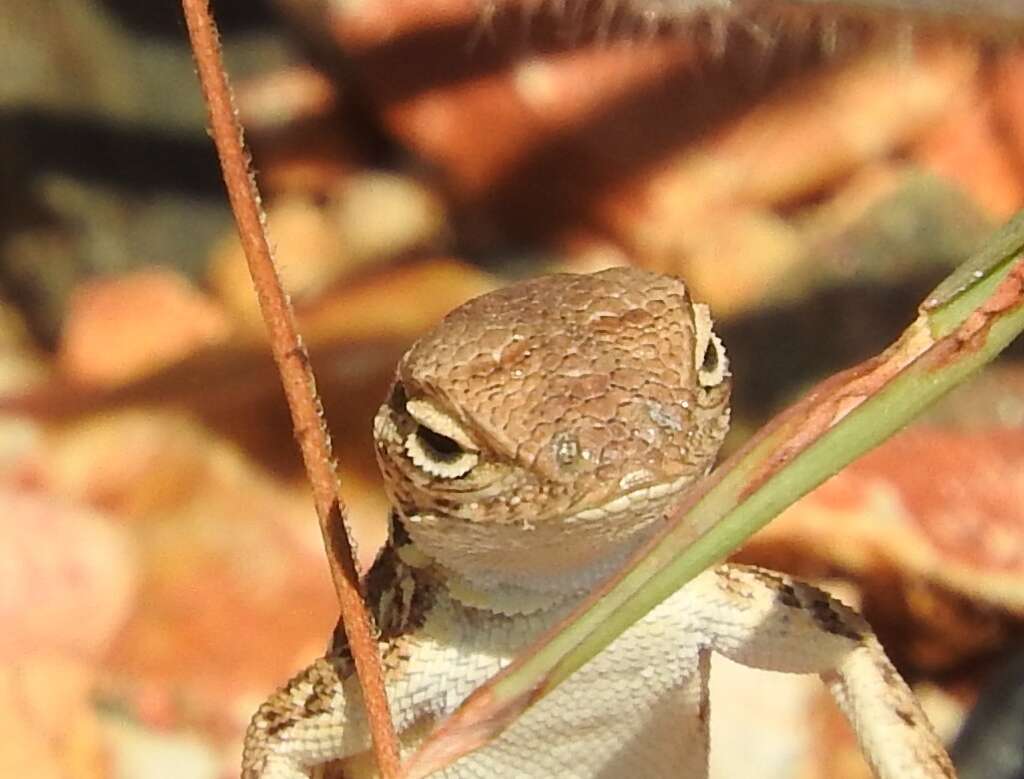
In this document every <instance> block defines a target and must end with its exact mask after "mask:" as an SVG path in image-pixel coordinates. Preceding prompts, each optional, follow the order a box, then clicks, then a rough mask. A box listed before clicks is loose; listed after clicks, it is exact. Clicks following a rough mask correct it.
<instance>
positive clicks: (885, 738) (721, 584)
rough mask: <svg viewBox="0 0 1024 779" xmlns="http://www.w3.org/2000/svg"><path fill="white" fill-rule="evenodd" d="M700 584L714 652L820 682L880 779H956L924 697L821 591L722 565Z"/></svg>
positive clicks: (860, 622)
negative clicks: (811, 676)
mask: <svg viewBox="0 0 1024 779" xmlns="http://www.w3.org/2000/svg"><path fill="white" fill-rule="evenodd" d="M711 573H712V574H713V575H706V576H704V577H702V578H701V579H698V580H697V581H695V582H694V584H697V585H698V586H699V587H702V588H705V590H706V591H705V592H704V593H702V597H701V598H700V599H699V602H700V603H702V604H703V605H704V609H703V617H704V619H703V623H704V625H703V632H704V635H705V636H707V640H708V642H709V645H710V647H711V648H712V649H713V650H714V651H716V652H719V653H720V654H723V655H725V656H726V657H728V658H730V659H732V660H735V661H736V662H739V663H742V664H744V665H747V666H751V667H754V668H761V669H765V670H772V671H786V672H792V673H817V674H819V675H820V676H821V677H822V679H823V680H824V682H825V683H826V685H827V686H828V688H829V690H830V691H831V692H832V694H833V695H834V696H835V698H836V700H837V702H838V703H839V706H840V707H841V708H842V710H843V712H844V713H845V714H846V716H847V718H848V719H849V720H850V723H851V724H852V726H853V728H854V730H855V731H856V734H857V740H858V742H859V743H860V746H861V749H862V751H863V752H864V755H865V757H866V758H867V760H868V763H869V764H870V765H871V767H872V769H873V770H874V772H875V774H876V776H878V777H880V779H950V778H951V777H955V776H956V773H955V772H954V769H953V765H952V763H951V762H950V760H949V757H948V755H947V754H946V750H945V749H944V748H943V746H942V744H941V743H940V742H939V740H938V737H937V736H936V735H935V732H934V731H933V730H932V727H931V725H930V724H929V722H928V720H927V718H926V717H925V715H924V712H923V711H921V707H920V706H919V704H918V702H917V700H916V698H915V697H914V694H913V693H912V692H911V691H910V689H909V688H908V687H907V685H906V683H905V682H904V681H903V679H902V678H901V677H900V675H899V673H898V672H897V671H896V669H895V668H893V665H892V663H891V662H890V661H889V659H888V658H887V657H886V655H885V652H884V651H883V650H882V647H881V645H880V644H879V643H878V639H877V638H876V637H875V635H874V633H873V632H872V631H871V628H870V626H869V625H868V624H867V622H865V621H864V619H863V618H862V617H861V616H860V615H858V614H857V613H856V612H854V611H853V610H851V609H849V608H847V607H846V606H844V605H843V604H842V603H840V602H839V601H837V600H835V599H834V598H832V597H830V596H829V595H827V594H825V593H824V592H822V591H821V590H819V589H817V588H816V587H812V586H810V585H808V584H805V583H802V582H799V581H796V580H794V579H791V578H789V577H787V576H783V575H781V574H778V573H775V572H774V571H767V570H764V569H760V568H753V567H747V566H738V565H722V566H720V567H719V568H717V569H715V571H713V572H711Z"/></svg>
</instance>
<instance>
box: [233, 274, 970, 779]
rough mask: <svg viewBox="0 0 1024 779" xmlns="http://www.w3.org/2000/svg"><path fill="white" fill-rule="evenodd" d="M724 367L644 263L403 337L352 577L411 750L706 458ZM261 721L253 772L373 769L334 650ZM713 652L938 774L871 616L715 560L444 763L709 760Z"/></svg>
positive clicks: (647, 526) (583, 772) (903, 763)
mask: <svg viewBox="0 0 1024 779" xmlns="http://www.w3.org/2000/svg"><path fill="white" fill-rule="evenodd" d="M728 398H729V374H728V364H727V362H726V359H725V354H724V351H723V350H722V347H721V344H720V342H719V341H718V339H717V338H716V337H715V336H714V334H713V333H712V331H711V321H710V317H709V316H708V314H707V309H706V308H705V307H703V306H700V305H697V304H693V303H692V302H691V301H690V299H689V296H688V295H687V293H686V290H685V287H684V285H683V284H682V282H680V281H678V280H675V279H671V278H667V277H664V276H658V275H656V274H653V273H648V272H645V271H641V270H637V269H627V268H619V269H614V270H609V271H605V272H602V273H598V274H594V275H589V276H571V275H559V276H548V277H545V278H541V279H538V280H535V281H530V282H526V283H524V284H519V285H515V286H512V287H509V288H506V289H503V290H500V291H498V292H494V293H491V294H489V295H485V296H483V297H481V298H477V299H476V300H473V301H470V302H469V303H467V304H465V305H464V306H462V307H460V308H458V309H456V310H455V311H453V312H452V313H451V314H449V316H448V317H447V318H446V319H445V320H444V321H443V322H442V323H441V324H440V325H439V326H438V327H437V328H436V329H435V330H434V331H432V332H431V333H429V334H427V335H426V336H424V337H423V338H422V339H421V340H420V341H419V342H418V343H416V344H415V345H414V346H413V347H412V349H410V350H409V352H408V353H407V354H406V355H405V357H404V358H403V359H402V361H401V363H400V364H399V366H398V371H397V375H396V378H395V384H394V386H393V388H392V391H391V393H390V397H389V398H388V400H387V402H386V403H385V404H384V405H383V406H382V407H381V409H380V411H379V412H378V414H377V418H376V420H375V426H374V431H375V439H376V443H377V455H378V460H379V462H380V466H381V470H382V472H383V474H384V480H385V486H386V489H387V492H388V495H389V497H390V499H391V501H392V505H393V506H394V523H393V537H392V539H391V542H390V543H389V545H388V547H387V548H386V549H385V551H384V552H383V554H382V555H381V558H380V559H379V560H378V561H377V563H376V564H375V565H374V568H373V570H372V572H371V574H370V576H369V579H368V582H367V591H368V600H369V602H370V606H371V609H372V610H373V613H374V616H375V618H376V620H377V625H378V627H379V629H380V632H381V651H382V655H383V658H384V667H385V682H386V684H387V688H388V697H389V700H390V704H391V709H392V715H393V717H394V720H395V725H396V727H397V729H398V730H399V732H400V734H401V736H402V742H403V749H404V750H406V752H408V750H410V749H412V748H413V747H414V746H415V745H416V743H417V742H418V740H419V739H420V738H422V736H423V735H425V734H426V732H428V731H429V729H430V727H431V726H432V725H433V724H434V723H435V722H437V721H438V720H440V719H441V718H443V717H444V716H446V715H447V714H449V713H450V712H451V711H453V710H454V709H455V708H456V707H457V706H458V704H459V703H460V702H461V701H462V700H463V699H464V698H465V697H466V696H467V695H468V694H469V693H470V692H472V690H473V689H474V688H476V687H477V686H478V685H479V684H481V683H482V682H484V681H486V680H487V679H488V678H489V677H490V676H492V675H493V674H494V673H496V672H497V671H498V670H500V669H501V668H503V667H504V666H505V665H507V664H508V663H509V662H510V661H511V659H512V658H513V657H514V656H515V654H516V653H517V652H518V651H519V649H520V648H522V647H523V646H524V645H526V644H528V643H529V642H530V641H531V640H532V639H533V638H535V637H536V636H537V635H538V633H539V632H541V631H543V630H545V629H546V628H548V627H549V626H551V625H552V624H553V623H554V622H555V621H557V620H558V619H560V618H561V617H562V616H564V615H565V614H566V613H567V611H568V610H570V609H571V608H572V607H573V606H574V605H576V604H577V603H578V602H579V600H580V599H581V598H583V597H585V595H586V593H587V590H588V588H589V587H591V586H592V585H593V584H594V583H595V582H596V581H597V580H599V579H600V578H601V577H603V576H605V575H606V574H607V573H609V572H610V571H611V570H613V569H614V567H615V566H616V565H618V564H619V563H620V562H621V561H622V560H623V559H624V558H625V556H626V555H628V553H629V552H631V551H632V550H633V549H635V548H636V546H637V545H638V544H639V543H641V542H643V541H644V540H645V539H646V538H647V537H648V536H649V535H650V533H651V532H652V531H653V528H654V525H655V524H656V523H657V521H658V519H659V517H660V516H661V515H662V513H663V512H664V510H665V508H666V507H667V506H668V504H669V503H671V502H672V501H673V500H674V499H675V498H677V497H678V495H679V494H680V492H681V491H683V490H685V489H686V487H687V486H688V485H690V484H692V483H693V482H694V481H695V480H697V479H700V478H701V477H703V476H704V475H705V474H706V472H707V471H708V469H709V468H710V466H711V464H712V462H713V460H714V457H715V455H716V453H717V451H718V448H719V446H720V444H721V441H722V439H723V437H724V436H725V433H726V430H727V428H728ZM339 636H340V632H339V633H338V634H336V636H335V644H334V646H333V647H332V649H331V651H330V652H329V653H328V655H327V657H326V658H324V659H322V660H319V661H317V662H316V663H315V664H314V665H312V666H310V667H309V668H308V669H306V670H305V671H303V672H302V673H301V674H300V675H299V676H297V677H295V679H293V680H292V681H291V682H289V683H288V684H287V685H286V686H285V687H284V688H283V689H282V690H280V691H279V692H278V693H276V694H275V695H274V696H272V697H271V698H270V699H269V700H268V701H267V702H266V703H265V704H263V706H262V707H261V708H260V710H259V711H258V712H257V713H256V715H255V716H254V718H253V721H252V724H251V725H250V728H249V731H248V734H247V736H246V745H245V754H244V757H243V768H242V774H243V777H245V778H246V779H256V777H260V778H261V779H298V778H299V777H308V776H310V775H311V773H310V772H311V770H312V769H313V768H314V767H315V766H317V765H319V764H321V763H324V762H327V761H330V760H340V761H341V767H342V770H343V772H344V775H345V776H346V777H352V778H355V777H364V776H374V775H375V773H374V769H373V766H372V760H371V759H370V757H369V752H368V748H369V740H368V733H367V727H366V723H365V721H364V720H363V715H362V709H361V702H360V693H359V690H358V685H357V683H356V680H355V678H354V676H353V673H352V664H351V658H350V657H349V655H348V652H347V647H345V645H344V642H343V640H342V639H341V638H339ZM713 653H719V654H723V655H726V656H728V657H730V658H732V659H733V660H736V661H738V662H741V663H745V664H747V665H750V666H754V667H758V668H766V669H773V670H780V671H790V672H795V673H818V674H820V675H821V676H822V678H823V679H824V680H825V682H826V684H827V685H828V686H829V688H830V690H831V691H832V692H833V694H834V695H835V697H836V699H837V700H838V701H839V703H840V706H841V707H842V708H843V710H844V711H845V712H846V714H847V716H848V717H849V718H850V720H851V722H852V723H853V725H854V728H855V730H856V732H857V736H858V739H859V741H860V743H861V746H862V748H863V749H864V752H865V754H866V756H867V757H868V760H869V762H870V763H871V764H872V766H873V768H874V769H875V771H876V773H877V774H878V776H880V777H883V779H937V778H938V777H952V776H954V774H953V769H952V766H951V765H950V762H949V759H948V757H947V756H946V753H945V751H944V750H943V748H942V746H941V745H940V744H939V742H938V740H937V739H936V737H935V735H934V733H933V732H932V730H931V727H930V726H929V724H928V722H927V720H926V719H925V717H924V715H923V713H922V712H921V710H920V708H919V706H918V705H917V702H916V701H915V699H914V697H913V695H912V694H911V692H910V690H909V689H908V688H907V686H906V684H905V683H904V682H903V681H902V679H900V677H899V675H898V674H897V672H896V671H895V670H894V669H893V667H892V665H891V664H890V662H889V661H888V659H887V658H886V657H885V654H884V653H883V652H882V649H881V647H880V646H879V644H878V642H877V640H876V639H875V638H874V636H873V635H872V633H871V630H870V628H869V627H868V626H867V624H866V623H865V622H864V621H863V620H862V619H861V618H860V617H859V616H857V615H856V614H855V613H853V612H852V611H850V610H849V609H847V608H846V607H844V606H843V605H842V604H840V603H838V602H837V601H835V600H833V599H831V598H830V597H829V596H827V595H825V594H824V593H822V592H821V591H819V590H817V589H815V588H813V587H810V586H809V585H806V584H802V583H799V582H795V581H793V580H791V579H789V578H787V577H784V576H781V575H779V574H776V573H773V572H770V571H764V570H760V569H757V568H749V567H743V566H735V565H723V566H720V567H718V568H716V569H714V570H711V571H707V572H705V573H704V574H702V575H701V576H700V577H698V578H697V579H695V580H694V581H693V582H691V583H690V584H688V585H687V586H686V587H684V588H683V589H682V590H680V591H679V592H677V593H676V594H675V595H673V596H672V597H670V598H669V599H668V600H666V601H665V602H664V603H662V604H661V605H660V606H658V607H657V608H655V609H654V610H653V611H652V612H651V613H650V614H648V615H647V616H646V617H645V618H644V619H642V620H641V621H640V622H638V623H637V624H636V625H634V626H633V627H632V628H630V629H629V630H628V631H626V633H624V634H623V635H622V636H621V637H620V638H619V639H617V640H616V641H615V642H613V643H612V644H611V646H609V647H608V649H607V650H606V651H605V652H603V653H602V654H601V655H600V656H599V657H597V658H595V659H594V660H593V661H592V662H591V663H589V664H588V665H587V666H585V667H584V668H583V669H581V670H580V671H578V672H577V673H576V674H575V675H574V676H573V677H571V678H570V679H569V680H568V681H567V682H566V683H564V684H563V685H562V686H561V687H559V688H558V689H556V690H555V691H554V692H553V693H552V694H551V695H549V696H548V697H547V698H545V699H543V700H542V701H540V703H538V704H537V705H536V706H534V707H533V708H532V709H530V710H529V711H528V712H527V713H526V714H525V715H524V716H523V717H522V718H520V720H518V721H517V722H516V723H515V724H513V725H512V727H511V728H509V730H507V731H506V732H505V733H504V734H502V736H501V737H499V738H498V739H497V740H496V741H494V742H492V743H491V744H489V745H488V746H486V747H484V748H483V749H481V750H478V751H477V752H475V753H472V754H470V755H468V756H466V757H464V758H462V759H461V760H458V761H457V762H455V763H454V764H452V765H451V766H449V767H448V768H447V769H446V770H445V771H444V772H442V774H441V775H443V776H448V777H458V778H459V779H468V778H470V777H481V779H482V778H483V777H506V776H509V777H512V776H514V777H549V776H557V777H581V779H582V778H583V777H619V776H642V777H698V778H699V777H705V776H706V775H707V755H708V741H709V734H708V700H707V692H708V676H709V673H710V662H711V656H712V654H713Z"/></svg>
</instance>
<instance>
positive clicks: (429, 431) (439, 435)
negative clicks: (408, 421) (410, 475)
mask: <svg viewBox="0 0 1024 779" xmlns="http://www.w3.org/2000/svg"><path fill="white" fill-rule="evenodd" d="M405 409H406V411H408V412H409V416H411V417H412V418H413V419H414V420H416V422H418V424H417V425H416V429H415V430H414V431H413V432H411V433H410V434H409V435H408V437H407V438H406V439H405V453H406V454H408V455H409V459H410V460H412V463H413V465H415V466H416V467H417V468H419V469H420V470H422V471H423V472H424V473H427V474H429V475H431V476H437V477H438V478H441V479H457V478H459V477H460V476H465V475H466V474H467V473H469V472H470V471H471V470H473V468H474V467H475V466H476V464H477V462H478V461H479V459H480V455H479V451H478V449H477V447H476V445H475V444H474V443H473V441H472V439H471V438H470V437H469V436H468V435H467V434H466V432H465V431H464V430H463V429H462V426H461V425H460V424H459V423H458V422H457V421H456V420H455V419H454V418H452V417H451V416H450V415H448V414H447V413H445V412H444V411H442V410H441V409H439V408H438V407H437V406H435V405H434V404H433V403H431V402H430V401H427V400H410V401H407V402H406V404H405Z"/></svg>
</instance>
